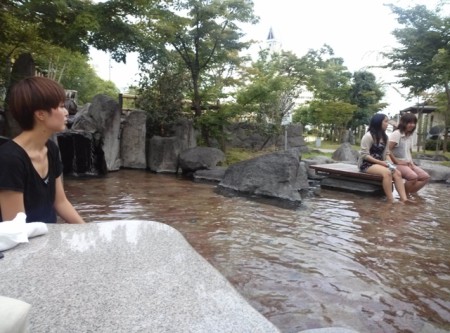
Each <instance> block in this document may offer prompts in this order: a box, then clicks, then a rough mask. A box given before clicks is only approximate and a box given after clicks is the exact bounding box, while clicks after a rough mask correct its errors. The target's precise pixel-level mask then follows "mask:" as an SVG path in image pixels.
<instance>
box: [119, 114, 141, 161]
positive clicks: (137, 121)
mask: <svg viewBox="0 0 450 333" xmlns="http://www.w3.org/2000/svg"><path fill="white" fill-rule="evenodd" d="M146 119H147V115H146V113H145V111H140V110H135V111H131V112H130V113H129V114H128V116H127V117H126V118H125V120H124V121H123V123H122V135H121V140H120V157H121V160H122V167H125V168H132V169H145V168H147V162H146V160H145V135H146V126H145V122H146Z"/></svg>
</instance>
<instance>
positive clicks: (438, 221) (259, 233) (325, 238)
mask: <svg viewBox="0 0 450 333" xmlns="http://www.w3.org/2000/svg"><path fill="white" fill-rule="evenodd" d="M65 186H66V191H67V192H68V197H69V199H70V200H71V201H72V202H73V203H74V205H75V206H76V208H77V209H78V211H79V212H80V214H81V215H82V216H83V217H84V218H85V219H86V221H88V222H100V221H112V220H136V219H140V220H154V221H159V222H164V223H167V224H169V225H171V226H173V227H175V228H176V229H178V230H179V231H180V232H181V233H182V234H183V235H184V236H185V237H186V239H187V240H188V241H189V242H190V243H191V244H192V246H193V247H194V248H195V249H196V250H197V251H198V252H199V253H200V254H202V255H203V256H204V257H205V258H206V259H207V260H208V261H209V262H210V263H211V264H212V265H214V266H215V267H216V268H217V269H218V270H219V271H220V272H221V273H222V274H223V275H224V276H226V277H227V279H228V280H229V281H230V282H231V283H232V284H233V285H234V286H235V287H236V289H237V290H238V291H239V292H240V293H241V294H242V295H243V296H244V297H245V298H246V299H247V300H248V301H249V303H250V304H252V305H253V306H254V307H255V308H256V309H257V310H258V311H260V312H261V313H262V314H264V315H265V316H266V317H267V318H268V319H269V320H271V321H272V322H273V323H274V324H275V325H276V326H277V327H279V328H280V330H281V331H282V332H298V331H300V330H305V329H309V328H319V327H328V326H340V327H347V328H353V329H355V330H357V331H359V332H449V331H450V210H449V209H448V204H449V202H448V194H449V187H448V186H447V185H445V184H430V185H428V186H427V187H426V188H424V189H423V191H422V193H421V196H420V198H418V199H417V204H416V205H413V206H403V205H400V204H396V205H389V204H386V203H385V202H383V200H382V199H381V198H379V197H360V196H357V195H354V194H350V193H343V192H335V191H326V190H322V196H321V197H320V198H319V197H317V198H308V199H305V201H304V202H303V203H302V206H301V207H299V208H298V209H283V208H280V207H277V206H274V205H270V204H267V203H266V202H263V201H260V202H257V201H252V200H248V199H245V198H241V197H226V196H222V195H219V194H217V193H216V192H215V190H214V187H215V186H214V185H211V184H200V183H194V182H192V181H190V180H185V179H181V178H178V177H175V176H173V175H158V174H153V173H150V172H145V171H135V170H121V171H119V172H115V173H110V174H109V175H108V176H107V177H105V178H99V179H66V180H65Z"/></svg>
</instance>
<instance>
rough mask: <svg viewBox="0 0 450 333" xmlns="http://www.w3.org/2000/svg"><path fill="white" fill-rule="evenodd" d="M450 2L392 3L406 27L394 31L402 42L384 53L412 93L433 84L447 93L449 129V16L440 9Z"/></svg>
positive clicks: (423, 90)
mask: <svg viewBox="0 0 450 333" xmlns="http://www.w3.org/2000/svg"><path fill="white" fill-rule="evenodd" d="M448 5H449V4H448V3H446V2H442V3H441V4H440V6H438V7H437V8H436V9H435V10H429V9H427V8H426V6H423V5H417V6H415V7H412V8H409V9H403V8H400V7H397V6H394V5H390V8H391V10H392V12H393V13H394V14H396V15H397V20H398V22H399V23H400V24H401V25H403V28H398V29H396V30H394V32H393V35H394V36H395V37H396V39H397V41H398V42H399V44H400V45H401V46H400V47H397V48H394V49H393V50H392V52H389V53H385V56H386V57H387V58H388V59H389V63H388V65H387V67H388V68H391V69H393V70H396V71H400V72H401V74H400V75H399V76H398V77H399V83H400V84H401V85H402V86H403V87H405V88H409V91H410V96H419V95H420V94H421V93H423V92H425V91H427V90H429V89H431V88H434V89H438V90H440V91H442V92H444V93H445V96H446V98H447V104H446V108H445V111H444V113H445V117H446V127H447V131H445V132H446V133H447V132H448V129H449V127H450V123H449V118H450V116H449V114H450V34H449V33H448V32H449V31H450V17H448V16H441V12H443V11H442V10H443V9H444V8H445V6H448ZM445 141H447V134H446V137H445ZM446 146H447V145H446V144H444V149H446ZM444 151H445V150H444Z"/></svg>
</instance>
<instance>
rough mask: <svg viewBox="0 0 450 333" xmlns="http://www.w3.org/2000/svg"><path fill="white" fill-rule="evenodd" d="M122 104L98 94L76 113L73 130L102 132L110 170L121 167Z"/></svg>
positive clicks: (103, 145)
mask: <svg viewBox="0 0 450 333" xmlns="http://www.w3.org/2000/svg"><path fill="white" fill-rule="evenodd" d="M120 116H121V111H120V106H119V103H118V102H117V101H115V100H114V99H113V98H111V97H109V96H107V95H96V96H94V98H93V99H92V103H90V104H87V105H86V106H85V107H83V108H82V109H81V110H80V111H79V112H78V113H77V114H76V115H75V119H74V122H73V124H72V130H76V131H86V132H93V133H100V135H101V137H102V141H103V144H102V148H103V152H104V154H105V161H106V166H107V168H108V170H109V171H117V170H119V169H120V166H121V161H120Z"/></svg>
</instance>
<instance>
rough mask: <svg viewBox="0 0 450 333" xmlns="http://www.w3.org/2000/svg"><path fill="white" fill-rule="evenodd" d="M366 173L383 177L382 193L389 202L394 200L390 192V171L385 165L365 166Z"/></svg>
mask: <svg viewBox="0 0 450 333" xmlns="http://www.w3.org/2000/svg"><path fill="white" fill-rule="evenodd" d="M367 173H371V174H374V175H380V176H382V177H383V181H382V186H383V190H384V194H386V197H387V200H388V201H389V202H394V195H393V194H392V173H391V171H390V170H389V169H388V168H386V167H385V166H382V165H379V164H374V165H372V166H370V167H369V168H367ZM402 184H403V181H402Z"/></svg>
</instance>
